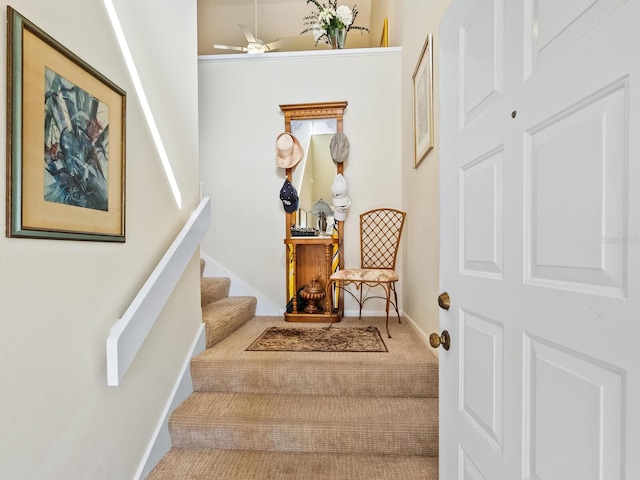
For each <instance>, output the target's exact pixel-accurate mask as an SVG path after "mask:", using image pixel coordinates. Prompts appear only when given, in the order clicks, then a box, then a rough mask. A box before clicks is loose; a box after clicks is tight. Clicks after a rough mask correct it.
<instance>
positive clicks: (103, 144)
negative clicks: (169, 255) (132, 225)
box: [6, 7, 126, 242]
mask: <svg viewBox="0 0 640 480" xmlns="http://www.w3.org/2000/svg"><path fill="white" fill-rule="evenodd" d="M7 27H8V28H7V81H8V89H7V229H6V230H7V236H9V237H32V238H49V239H65V240H96V241H106V242H124V241H125V117H126V93H125V92H124V90H122V89H121V88H119V87H118V86H117V85H115V84H114V83H113V82H111V81H110V80H109V79H107V78H106V77H105V76H104V75H102V74H100V73H99V72H98V71H97V70H96V69H94V68H92V67H91V66H90V65H88V64H87V63H86V62H84V61H83V60H82V59H80V58H79V57H78V56H77V55H75V54H73V53H72V52H71V51H69V50H68V49H67V48H65V47H64V46H62V45H61V44H59V43H58V42H56V41H55V40H54V39H52V38H51V37H50V36H48V35H47V34H46V33H44V32H43V31H42V30H41V29H40V28H38V27H37V26H35V25H34V24H33V23H31V22H30V21H29V20H27V19H26V18H24V17H23V16H22V15H20V14H19V13H18V12H16V11H15V10H13V9H12V8H11V7H7Z"/></svg>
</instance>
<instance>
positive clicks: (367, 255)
mask: <svg viewBox="0 0 640 480" xmlns="http://www.w3.org/2000/svg"><path fill="white" fill-rule="evenodd" d="M406 215H407V214H406V213H405V212H402V211H400V210H395V209H392V208H379V209H375V210H370V211H368V212H365V213H363V214H361V215H360V268H352V269H344V270H338V271H337V272H335V273H334V274H333V275H331V277H330V278H329V285H328V289H327V290H328V292H331V291H333V288H331V287H332V286H333V285H336V286H337V287H338V288H340V289H341V290H343V291H345V292H347V293H349V294H350V295H351V296H352V297H353V298H354V299H355V300H356V302H358V305H359V307H360V310H359V314H358V318H362V306H363V305H364V303H365V302H366V301H367V300H369V299H370V298H382V299H384V300H385V301H386V314H387V324H386V327H387V335H388V336H389V338H391V335H390V333H389V305H390V304H392V305H393V307H394V308H395V310H396V314H397V315H398V322H401V320H400V312H399V310H398V293H397V292H396V282H397V281H398V274H397V273H396V271H395V268H396V258H397V256H398V248H399V246H400V237H401V236H402V229H403V227H404V220H405V217H406ZM348 285H355V288H356V290H357V291H358V292H359V295H355V294H354V293H353V292H352V291H351V290H349V288H347V286H348ZM375 287H382V288H383V289H384V293H385V296H384V297H383V296H381V295H370V294H369V292H370V291H371V289H373V288H375ZM365 289H366V291H364V290H365ZM392 292H393V300H391V293H392ZM374 293H375V292H374Z"/></svg>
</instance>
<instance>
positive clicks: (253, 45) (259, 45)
mask: <svg viewBox="0 0 640 480" xmlns="http://www.w3.org/2000/svg"><path fill="white" fill-rule="evenodd" d="M254 17H255V32H256V35H255V36H253V33H251V30H249V27H247V26H246V25H242V24H240V25H239V26H240V30H242V33H244V36H245V37H246V38H247V46H246V47H233V46H230V45H217V44H214V45H213V48H217V49H221V50H238V51H240V52H246V53H266V52H272V51H273V50H277V49H278V48H280V47H282V46H284V45H285V44H286V43H287V40H276V41H274V42H270V43H264V42H263V41H262V40H260V39H259V38H258V0H255V14H254Z"/></svg>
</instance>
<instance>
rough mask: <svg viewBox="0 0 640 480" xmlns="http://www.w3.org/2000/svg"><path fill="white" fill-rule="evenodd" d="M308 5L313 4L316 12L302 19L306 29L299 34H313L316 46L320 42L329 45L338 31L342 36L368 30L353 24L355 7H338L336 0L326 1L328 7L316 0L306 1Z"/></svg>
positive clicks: (356, 10) (356, 14)
mask: <svg viewBox="0 0 640 480" xmlns="http://www.w3.org/2000/svg"><path fill="white" fill-rule="evenodd" d="M309 3H313V4H314V5H315V6H316V8H317V9H318V11H317V12H316V13H312V14H311V15H309V16H307V17H304V18H303V20H304V25H306V26H307V28H305V29H304V30H303V31H302V32H300V34H304V33H307V32H313V40H314V41H315V44H316V46H317V45H318V43H320V42H324V43H326V44H328V45H331V44H332V42H331V37H332V36H334V35H336V32H338V31H343V32H344V35H346V32H348V31H349V30H360V31H361V32H368V31H369V29H368V28H365V27H357V26H355V25H354V24H353V22H354V21H355V19H356V17H357V16H358V9H357V8H356V6H355V5H354V6H353V8H349V7H347V6H346V5H340V6H338V0H333V1H332V0H328V3H329V5H325V4H324V3H322V4H321V3H320V2H318V0H307V4H309Z"/></svg>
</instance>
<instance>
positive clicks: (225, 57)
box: [198, 47, 402, 63]
mask: <svg viewBox="0 0 640 480" xmlns="http://www.w3.org/2000/svg"><path fill="white" fill-rule="evenodd" d="M400 53H402V47H381V48H345V49H342V50H326V49H323V50H304V51H299V52H269V53H255V54H247V53H231V54H222V55H198V63H219V62H247V61H249V62H258V61H267V62H268V61H273V60H279V59H285V58H286V59H299V58H312V57H336V56H346V57H353V56H357V57H363V56H367V55H376V56H380V55H398V54H400Z"/></svg>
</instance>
